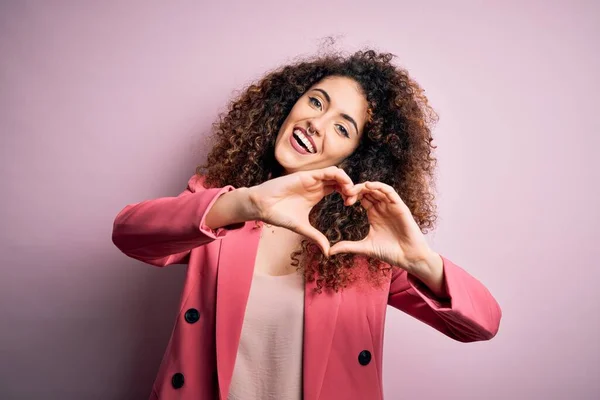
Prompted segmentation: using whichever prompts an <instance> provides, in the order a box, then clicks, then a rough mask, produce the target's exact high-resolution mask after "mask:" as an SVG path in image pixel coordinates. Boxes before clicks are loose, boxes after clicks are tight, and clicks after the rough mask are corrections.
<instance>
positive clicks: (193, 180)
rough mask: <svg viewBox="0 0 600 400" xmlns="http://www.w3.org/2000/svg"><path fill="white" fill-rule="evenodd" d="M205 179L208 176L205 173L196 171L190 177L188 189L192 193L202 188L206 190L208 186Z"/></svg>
mask: <svg viewBox="0 0 600 400" xmlns="http://www.w3.org/2000/svg"><path fill="white" fill-rule="evenodd" d="M205 181H206V177H205V176H204V175H201V174H199V173H195V174H194V175H192V176H191V177H190V178H189V179H188V182H187V189H188V190H189V191H190V192H192V193H195V192H198V191H201V190H206V189H207V188H206V185H205Z"/></svg>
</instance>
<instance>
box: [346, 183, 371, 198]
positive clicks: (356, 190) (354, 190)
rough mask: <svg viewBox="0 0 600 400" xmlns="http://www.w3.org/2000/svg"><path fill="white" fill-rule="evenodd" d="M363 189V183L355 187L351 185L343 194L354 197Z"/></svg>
mask: <svg viewBox="0 0 600 400" xmlns="http://www.w3.org/2000/svg"><path fill="white" fill-rule="evenodd" d="M365 189H366V186H365V183H357V184H356V185H353V186H352V187H350V188H348V189H346V191H345V192H344V193H345V194H346V195H348V196H356V195H358V194H360V193H361V192H363V191H364V190H365Z"/></svg>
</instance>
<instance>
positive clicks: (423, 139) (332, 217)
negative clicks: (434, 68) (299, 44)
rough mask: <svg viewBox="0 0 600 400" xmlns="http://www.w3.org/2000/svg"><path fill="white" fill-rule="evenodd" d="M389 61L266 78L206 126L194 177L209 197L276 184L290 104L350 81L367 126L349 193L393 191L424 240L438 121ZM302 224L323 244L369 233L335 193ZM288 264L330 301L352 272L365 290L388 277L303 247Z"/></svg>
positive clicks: (348, 60) (298, 66) (367, 53)
mask: <svg viewBox="0 0 600 400" xmlns="http://www.w3.org/2000/svg"><path fill="white" fill-rule="evenodd" d="M394 57H395V56H394V55H393V54H391V53H379V52H377V51H374V50H371V49H367V50H361V51H358V52H356V53H354V54H351V55H347V56H344V55H341V54H336V53H329V54H325V55H319V56H314V57H313V58H306V59H304V60H299V61H296V62H294V63H293V64H290V65H286V66H283V67H280V68H278V69H276V70H274V71H270V72H269V73H268V74H267V75H266V76H264V77H263V78H262V79H261V80H260V81H259V82H256V83H252V84H250V85H249V86H248V87H247V88H245V90H244V91H243V92H242V93H241V94H240V95H239V96H238V97H237V98H236V99H234V100H232V101H231V103H230V104H229V107H228V110H227V111H226V112H224V113H222V114H221V115H220V116H219V118H218V119H217V121H216V122H215V123H214V124H213V134H212V135H211V140H212V146H213V147H212V150H211V151H210V152H209V154H208V158H207V161H206V164H204V165H202V166H199V167H198V168H197V170H196V172H197V174H199V175H203V176H204V177H205V184H206V185H207V186H209V187H222V186H225V185H232V186H234V187H250V186H255V185H259V184H261V183H262V182H265V181H266V180H268V179H271V178H273V177H276V176H278V175H280V174H281V173H282V167H281V166H280V165H279V163H278V162H277V160H276V159H275V139H276V137H277V134H278V132H279V129H280V127H281V125H282V123H283V121H284V120H285V118H286V116H287V115H288V113H289V112H290V110H291V109H292V107H293V106H294V104H295V103H296V101H297V100H298V99H299V98H300V97H301V96H302V95H303V94H304V92H305V91H307V90H308V89H309V88H310V87H311V86H313V85H314V84H315V83H317V82H319V81H321V80H322V79H324V78H326V77H328V76H339V77H347V78H351V79H353V80H354V81H356V82H357V83H358V84H359V86H360V88H361V89H362V92H363V94H364V95H365V97H366V99H367V103H368V110H367V112H368V120H367V122H366V124H365V127H364V132H363V135H362V137H361V141H360V143H359V145H358V148H357V149H356V150H355V151H354V153H353V154H352V155H350V156H349V157H348V158H347V159H346V160H345V161H344V163H343V166H342V168H343V169H344V171H346V173H347V174H348V175H349V176H350V178H351V179H352V180H353V182H355V183H359V182H364V181H380V182H383V183H386V184H388V185H390V186H392V187H393V188H394V189H395V190H396V191H397V192H398V194H399V195H400V197H401V198H402V200H403V201H404V202H405V203H406V205H407V206H408V208H409V209H410V211H411V212H412V215H413V217H414V219H415V221H416V222H417V224H418V225H419V227H420V228H421V231H422V232H423V233H425V232H427V231H428V230H430V229H432V228H433V227H434V224H435V221H436V217H437V216H436V206H435V204H434V198H435V196H434V190H433V189H434V186H435V181H434V170H435V168H436V164H437V161H436V159H435V157H434V156H433V149H435V145H433V143H432V141H433V138H432V135H431V129H432V126H433V124H435V122H436V121H437V114H436V113H435V112H434V111H433V109H432V108H431V107H430V106H429V104H428V100H427V98H426V97H425V95H424V91H423V89H422V88H421V87H420V86H419V85H418V84H417V83H416V82H415V81H414V80H413V79H412V78H411V77H409V74H408V71H407V70H405V69H403V68H400V67H397V66H394V65H393V64H392V60H393V58H394ZM309 220H310V222H311V224H312V225H313V226H314V227H316V228H317V229H319V230H320V231H321V232H323V234H324V235H325V236H326V237H327V238H328V239H329V241H330V243H331V244H335V243H337V242H339V241H342V240H361V239H363V238H364V237H366V235H367V234H368V231H369V222H368V220H367V217H366V212H365V210H364V209H363V208H362V207H361V206H360V205H358V203H357V204H355V205H354V206H351V207H347V206H344V204H343V200H342V197H341V195H339V194H338V193H333V194H332V195H330V196H327V197H325V198H324V199H322V200H321V202H319V203H318V204H317V205H316V206H315V207H314V208H313V210H312V211H311V213H310V216H309ZM299 257H300V258H299ZM291 259H292V265H293V266H295V267H297V269H304V275H305V278H306V280H307V281H309V282H313V281H314V280H315V279H316V281H317V283H316V290H317V292H319V293H320V292H321V291H322V289H323V288H326V289H327V288H329V289H333V290H335V291H338V290H340V289H343V288H346V287H348V286H350V285H351V284H352V283H353V282H354V281H356V279H357V276H358V275H360V274H358V271H360V270H362V271H363V272H365V271H366V272H367V278H368V280H369V281H370V282H371V283H374V284H380V283H381V282H382V277H383V276H386V275H387V274H388V272H389V271H390V270H391V268H392V266H390V265H387V264H385V263H383V262H381V261H380V260H377V259H373V258H370V257H364V256H358V255H355V254H337V255H334V256H332V257H329V258H327V257H325V256H324V255H323V254H322V253H321V251H320V250H319V248H318V247H317V246H316V245H315V244H314V243H312V242H310V241H309V240H308V239H305V240H303V241H302V244H301V247H300V248H299V249H298V250H296V251H294V252H293V253H292V254H291ZM361 265H362V266H363V267H364V268H361V267H360V266H361ZM363 277H364V275H363Z"/></svg>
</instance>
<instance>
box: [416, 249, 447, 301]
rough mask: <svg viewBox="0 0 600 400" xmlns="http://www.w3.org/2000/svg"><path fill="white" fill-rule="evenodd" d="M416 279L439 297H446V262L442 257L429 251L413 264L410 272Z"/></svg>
mask: <svg viewBox="0 0 600 400" xmlns="http://www.w3.org/2000/svg"><path fill="white" fill-rule="evenodd" d="M408 272H409V273H410V274H411V275H413V276H414V277H415V278H417V279H419V280H420V281H421V282H423V283H424V284H425V285H426V286H427V287H429V289H431V290H432V292H433V293H434V294H435V295H437V296H438V297H446V296H447V293H446V291H445V290H444V261H443V260H442V257H441V256H440V255H439V254H438V253H436V252H434V251H433V250H429V251H427V252H426V253H424V254H423V256H422V257H419V259H418V260H415V262H414V263H412V265H411V268H410V270H409V271H408Z"/></svg>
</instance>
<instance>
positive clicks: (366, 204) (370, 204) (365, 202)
mask: <svg viewBox="0 0 600 400" xmlns="http://www.w3.org/2000/svg"><path fill="white" fill-rule="evenodd" d="M360 205H361V206H362V208H364V209H365V210H367V211H368V210H369V209H370V208H371V207H373V202H372V201H371V200H369V198H368V197H366V196H363V197H362V199H361V200H360Z"/></svg>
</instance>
